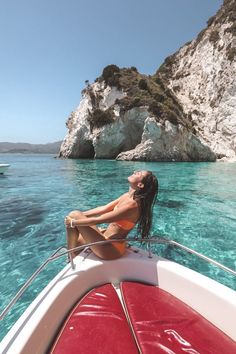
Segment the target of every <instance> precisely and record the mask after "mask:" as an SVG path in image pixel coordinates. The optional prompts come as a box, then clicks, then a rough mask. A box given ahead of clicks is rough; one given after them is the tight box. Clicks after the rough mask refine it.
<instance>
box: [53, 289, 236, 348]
mask: <svg viewBox="0 0 236 354" xmlns="http://www.w3.org/2000/svg"><path fill="white" fill-rule="evenodd" d="M121 289H122V296H123V299H124V302H125V306H126V308H127V312H128V317H129V320H130V322H131V325H132V329H131V328H130V325H129V322H128V320H127V318H126V315H125V313H124V311H123V308H122V305H121V303H120V301H119V298H118V296H117V294H116V292H115V290H114V289H113V287H112V286H111V285H110V284H106V285H103V286H100V287H98V288H96V289H93V290H92V291H90V292H89V293H88V294H87V295H86V296H85V297H84V298H83V299H82V300H81V301H80V302H79V303H78V304H77V305H76V306H75V307H74V309H73V310H72V312H71V313H70V315H69V316H68V319H67V320H66V323H65V324H64V326H63V328H62V329H61V331H60V333H59V335H58V337H57V339H56V341H55V344H54V345H53V348H52V350H51V352H50V353H51V354H78V353H80V354H93V353H94V354H95V353H96V354H99V353H102V354H111V353H112V354H113V353H114V354H116V353H117V354H118V353H120V354H121V353H125V354H136V353H138V352H139V350H140V351H141V352H142V353H145V354H154V353H155V354H159V353H163V354H166V353H171V354H179V353H182V354H183V353H185V354H186V353H191V354H198V353H201V354H203V353H204V354H218V353H219V354H233V353H236V343H235V342H234V341H233V340H232V339H230V338H229V337H228V336H226V335H225V334H224V333H223V332H221V331H220V330H219V329H217V328H216V327H215V326H214V325H212V324H211V323H210V322H209V321H207V320H206V319H205V318H203V317H202V316H201V315H200V314H199V313H197V312H196V311H194V310H193V309H192V308H190V307H189V306H187V305H186V304H184V303H183V302H181V301H180V300H178V299H176V298H175V297H174V296H172V295H171V294H169V293H167V292H166V291H163V290H161V289H159V288H158V287H155V286H151V285H146V284H140V283H135V282H124V283H122V285H121ZM138 348H139V350H138Z"/></svg>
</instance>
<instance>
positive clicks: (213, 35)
mask: <svg viewBox="0 0 236 354" xmlns="http://www.w3.org/2000/svg"><path fill="white" fill-rule="evenodd" d="M219 38H220V36H219V32H218V31H212V32H211V34H210V37H209V41H210V42H212V43H215V42H217V41H218V40H219Z"/></svg>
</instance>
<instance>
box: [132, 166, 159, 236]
mask: <svg viewBox="0 0 236 354" xmlns="http://www.w3.org/2000/svg"><path fill="white" fill-rule="evenodd" d="M147 172H148V174H147V175H146V176H145V177H144V178H143V180H142V183H143V185H144V186H143V188H138V189H137V190H136V191H135V192H134V197H133V198H134V200H136V201H137V202H138V204H139V207H140V217H139V221H138V233H139V234H141V237H142V239H143V238H148V237H149V232H150V229H151V226H152V212H153V206H154V204H155V201H156V198H157V194H158V180H157V178H156V176H154V175H153V174H152V172H151V171H147Z"/></svg>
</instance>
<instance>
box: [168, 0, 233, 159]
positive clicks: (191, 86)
mask: <svg viewBox="0 0 236 354" xmlns="http://www.w3.org/2000/svg"><path fill="white" fill-rule="evenodd" d="M229 5H230V6H231V11H232V16H231V18H230V16H229V17H227V15H228V14H229V13H230V9H229ZM233 11H234V15H233ZM224 12H225V14H224ZM235 14H236V2H235V0H231V1H230V0H227V1H225V3H224V6H223V7H222V9H221V10H220V11H219V12H218V14H217V15H216V17H215V19H214V20H213V22H212V23H211V25H210V26H209V27H208V28H207V29H206V30H205V32H204V33H203V34H202V38H200V40H199V38H197V39H195V40H194V41H192V42H191V43H190V44H188V45H186V46H184V47H183V48H181V49H180V50H179V52H178V53H177V54H175V57H174V63H173V64H172V68H171V71H172V73H173V75H171V76H170V77H169V87H170V88H171V89H172V90H173V92H174V93H175V95H176V96H177V98H178V99H179V101H180V102H181V104H182V107H183V109H184V111H185V112H186V113H189V112H191V114H192V118H193V121H194V122H195V127H196V134H197V136H198V137H199V138H200V139H201V140H202V141H203V142H205V143H206V144H207V145H208V146H209V147H210V148H211V149H212V151H214V152H215V153H216V155H217V157H218V158H219V159H221V158H223V159H226V160H227V159H228V160H229V159H231V160H235V159H236V81H235V78H236V37H235V20H236V16H235ZM233 19H234V22H233Z"/></svg>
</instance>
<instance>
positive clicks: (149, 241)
mask: <svg viewBox="0 0 236 354" xmlns="http://www.w3.org/2000/svg"><path fill="white" fill-rule="evenodd" d="M124 241H126V242H128V243H134V242H141V243H147V246H148V253H149V257H150V258H151V257H152V253H151V244H167V245H172V246H176V247H178V248H181V249H182V250H184V251H187V252H188V253H191V254H194V255H195V256H197V257H199V258H201V259H203V260H205V261H207V262H208V263H211V264H214V265H215V266H217V267H219V268H221V269H223V270H224V271H226V272H228V273H230V274H232V275H234V276H236V271H234V270H233V269H230V268H228V267H226V266H224V265H223V264H221V263H219V262H217V261H215V260H213V259H211V258H209V257H207V256H204V255H203V254H201V253H199V252H197V251H194V250H193V249H191V248H189V247H186V246H184V245H182V244H180V243H178V242H176V241H173V240H169V239H166V238H161V237H152V238H147V239H140V238H137V237H132V238H128V239H126V240H123V239H112V240H104V241H96V242H92V243H88V244H86V245H82V246H78V247H75V248H72V249H70V250H68V249H67V248H66V247H65V246H61V247H59V248H58V249H57V250H56V251H55V252H53V253H52V254H51V256H49V257H48V258H47V259H46V261H45V262H44V263H42V264H41V266H40V267H39V268H38V269H37V270H36V271H35V272H34V273H33V274H32V275H31V277H30V278H29V279H28V280H27V281H26V282H25V284H24V285H23V286H22V287H21V289H20V290H19V291H18V292H17V294H16V295H15V296H14V297H13V299H12V300H11V301H10V302H9V304H8V305H7V306H6V307H5V309H4V310H3V311H2V313H1V314H0V320H2V319H3V318H4V317H5V316H6V314H7V313H8V312H9V311H10V309H11V308H12V306H13V305H14V304H15V303H16V302H17V300H18V299H19V298H20V297H21V296H22V294H23V293H24V292H25V291H26V289H27V288H28V287H29V285H30V284H31V283H32V282H33V280H34V279H35V278H36V277H37V275H38V274H39V273H41V272H42V270H43V269H44V268H45V267H46V266H47V265H48V264H49V263H50V262H52V261H54V260H56V259H58V258H60V257H62V256H69V260H70V263H71V267H72V269H75V265H74V261H73V258H72V256H71V253H72V252H74V251H83V250H86V249H88V248H90V247H92V246H95V245H105V244H109V243H114V242H115V243H119V242H124ZM63 249H64V250H65V251H63V252H60V251H62V250H63ZM59 252H60V253H59Z"/></svg>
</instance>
